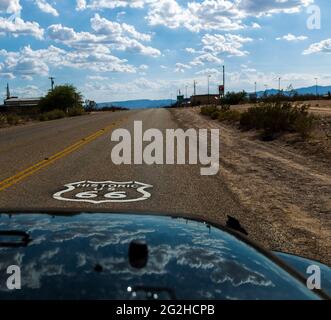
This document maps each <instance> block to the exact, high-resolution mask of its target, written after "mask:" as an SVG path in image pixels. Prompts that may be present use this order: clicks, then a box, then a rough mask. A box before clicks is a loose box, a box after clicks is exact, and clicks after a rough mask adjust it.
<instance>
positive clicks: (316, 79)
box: [315, 78, 318, 97]
mask: <svg viewBox="0 0 331 320" xmlns="http://www.w3.org/2000/svg"><path fill="white" fill-rule="evenodd" d="M315 81H316V86H315V89H316V97H317V96H318V78H315Z"/></svg>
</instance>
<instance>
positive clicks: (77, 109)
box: [68, 107, 85, 117]
mask: <svg viewBox="0 0 331 320" xmlns="http://www.w3.org/2000/svg"><path fill="white" fill-rule="evenodd" d="M84 113H85V111H84V109H83V108H81V107H74V108H72V109H69V111H68V116H69V117H76V116H81V115H83V114H84Z"/></svg>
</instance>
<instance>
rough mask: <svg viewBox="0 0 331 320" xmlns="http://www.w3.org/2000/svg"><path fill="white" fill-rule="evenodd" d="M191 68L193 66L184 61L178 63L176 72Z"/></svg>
mask: <svg viewBox="0 0 331 320" xmlns="http://www.w3.org/2000/svg"><path fill="white" fill-rule="evenodd" d="M187 69H191V66H190V65H188V64H184V63H176V68H175V72H182V73H183V72H185V70H187Z"/></svg>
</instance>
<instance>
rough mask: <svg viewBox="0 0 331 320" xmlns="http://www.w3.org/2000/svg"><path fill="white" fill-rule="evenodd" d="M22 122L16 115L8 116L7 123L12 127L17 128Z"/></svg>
mask: <svg viewBox="0 0 331 320" xmlns="http://www.w3.org/2000/svg"><path fill="white" fill-rule="evenodd" d="M19 122H20V117H19V116H18V115H16V114H8V115H7V123H8V124H9V125H10V126H16V125H17V124H19Z"/></svg>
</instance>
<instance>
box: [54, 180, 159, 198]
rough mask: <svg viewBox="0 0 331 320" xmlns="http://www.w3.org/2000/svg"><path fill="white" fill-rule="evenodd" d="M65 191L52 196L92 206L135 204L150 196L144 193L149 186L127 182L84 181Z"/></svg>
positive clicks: (150, 186) (72, 184)
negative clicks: (110, 203) (121, 203)
mask: <svg viewBox="0 0 331 320" xmlns="http://www.w3.org/2000/svg"><path fill="white" fill-rule="evenodd" d="M64 186H65V187H66V189H65V190H62V191H59V192H57V193H55V194H54V195H53V198H54V199H56V200H60V201H73V202H89V203H93V204H99V203H107V202H117V203H118V202H135V201H143V200H147V199H149V198H150V197H151V194H150V193H149V192H148V191H146V189H147V188H152V187H153V186H152V185H150V184H146V183H142V182H137V181H128V182H116V181H111V180H108V181H90V180H84V181H79V182H72V183H68V184H65V185H64Z"/></svg>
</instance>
